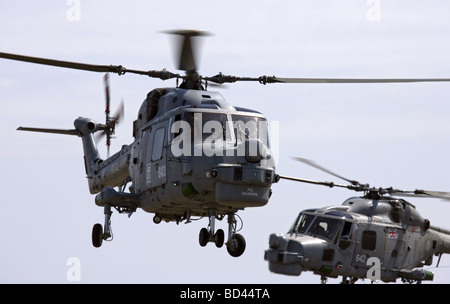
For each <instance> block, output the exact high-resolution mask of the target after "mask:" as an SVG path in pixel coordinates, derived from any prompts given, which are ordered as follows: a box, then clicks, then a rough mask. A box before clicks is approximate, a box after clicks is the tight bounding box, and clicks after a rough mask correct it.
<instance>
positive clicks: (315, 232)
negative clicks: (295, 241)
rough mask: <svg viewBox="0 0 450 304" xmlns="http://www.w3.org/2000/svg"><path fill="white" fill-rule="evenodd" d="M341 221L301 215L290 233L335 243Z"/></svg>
mask: <svg viewBox="0 0 450 304" xmlns="http://www.w3.org/2000/svg"><path fill="white" fill-rule="evenodd" d="M341 224H342V220H340V219H335V218H329V217H322V216H315V215H312V214H304V213H301V214H300V216H299V217H298V219H297V221H296V222H295V223H294V225H293V226H292V228H291V230H290V233H299V234H308V235H312V236H314V237H322V238H325V239H327V240H330V241H332V242H336V240H337V237H338V234H339V231H340V229H341Z"/></svg>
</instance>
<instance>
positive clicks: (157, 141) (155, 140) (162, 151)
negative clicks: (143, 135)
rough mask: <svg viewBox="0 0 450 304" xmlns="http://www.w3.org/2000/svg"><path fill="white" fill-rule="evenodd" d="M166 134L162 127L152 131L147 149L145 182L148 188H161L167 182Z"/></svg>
mask: <svg viewBox="0 0 450 304" xmlns="http://www.w3.org/2000/svg"><path fill="white" fill-rule="evenodd" d="M166 159H167V132H166V128H165V126H163V125H160V126H157V127H155V129H154V131H152V133H151V135H150V137H149V141H148V149H147V161H146V166H145V181H146V186H147V187H148V188H154V187H158V186H161V185H163V184H165V183H166V182H167V162H166Z"/></svg>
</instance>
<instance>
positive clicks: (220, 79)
mask: <svg viewBox="0 0 450 304" xmlns="http://www.w3.org/2000/svg"><path fill="white" fill-rule="evenodd" d="M204 79H206V80H208V81H211V82H216V83H219V84H222V83H234V82H237V81H258V82H259V83H261V84H268V83H409V82H450V78H282V77H275V76H260V77H256V78H255V77H237V76H231V75H223V74H222V73H219V74H218V75H215V76H212V77H204Z"/></svg>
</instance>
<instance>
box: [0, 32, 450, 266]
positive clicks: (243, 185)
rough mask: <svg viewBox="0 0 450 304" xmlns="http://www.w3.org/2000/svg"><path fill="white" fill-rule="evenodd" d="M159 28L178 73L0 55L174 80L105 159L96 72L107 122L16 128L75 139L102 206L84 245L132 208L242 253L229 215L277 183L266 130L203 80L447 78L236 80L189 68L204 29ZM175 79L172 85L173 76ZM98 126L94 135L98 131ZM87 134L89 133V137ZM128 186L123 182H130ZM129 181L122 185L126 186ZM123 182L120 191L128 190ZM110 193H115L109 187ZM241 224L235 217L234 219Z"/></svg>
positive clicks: (255, 202)
mask: <svg viewBox="0 0 450 304" xmlns="http://www.w3.org/2000/svg"><path fill="white" fill-rule="evenodd" d="M163 33H166V34H170V35H174V36H175V37H177V38H178V46H177V48H176V52H177V55H178V56H177V57H178V65H177V67H178V70H180V71H184V72H185V73H184V75H181V74H178V73H172V72H170V71H168V70H166V69H163V70H148V71H144V70H136V69H127V68H125V67H123V66H121V65H97V64H86V63H79V62H71V61H62V60H55V59H48V58H39V57H31V56H25V55H18V54H11V53H3V52H0V58H4V59H9V60H17V61H22V62H29V63H35V64H42V65H49V66H56V67H62V68H69V69H77V70H83V71H90V72H101V73H106V75H108V73H115V74H118V75H124V74H137V75H144V76H148V77H151V78H157V79H160V80H163V81H164V80H169V79H174V80H176V87H165V88H155V89H152V90H151V91H150V92H149V93H148V94H147V95H146V98H145V99H144V101H143V102H142V105H141V107H140V109H139V111H138V114H137V119H136V120H135V121H134V122H133V137H134V141H133V142H132V143H131V144H128V145H123V146H122V148H121V150H120V151H118V152H116V153H115V154H113V155H112V156H109V147H110V142H111V139H112V136H113V135H114V133H115V127H116V125H117V124H118V123H119V122H120V121H121V118H122V117H123V106H121V107H120V108H119V111H118V112H117V113H116V114H115V115H113V116H110V100H109V98H110V97H109V83H108V76H106V75H105V95H106V110H105V114H106V121H105V123H99V122H97V121H95V120H94V119H91V118H85V117H78V118H76V119H75V121H74V123H73V124H74V127H75V128H74V129H53V128H35V127H19V128H18V130H20V131H31V132H44V133H54V134H63V135H73V136H77V137H80V138H81V140H82V143H83V151H84V163H85V171H86V175H87V180H88V185H89V191H90V193H91V194H96V196H95V204H96V205H97V206H99V207H102V208H103V209H104V224H103V225H102V224H100V223H96V224H95V225H94V226H93V229H92V244H93V246H94V247H97V248H98V247H101V245H102V243H103V241H111V240H112V230H111V216H112V208H114V209H115V210H116V211H117V212H118V213H119V214H128V216H131V214H132V213H134V212H135V211H136V210H137V209H138V208H139V209H142V210H143V211H145V212H148V213H153V214H154V216H153V222H154V223H155V224H159V223H161V222H162V221H163V220H164V221H166V222H176V223H177V224H178V223H180V222H183V221H184V222H185V223H190V222H191V221H192V220H194V218H193V217H200V218H203V217H207V218H208V226H207V227H206V228H202V229H201V230H200V233H199V237H198V241H199V244H200V245H201V246H202V247H204V246H206V245H207V244H208V243H210V242H212V243H214V244H215V245H216V246H217V247H219V248H220V247H222V246H223V245H224V243H225V244H226V248H227V251H228V253H229V254H230V255H231V256H233V257H239V256H241V255H242V254H243V252H244V251H245V247H246V241H245V238H244V237H243V236H242V235H241V234H239V233H238V232H239V230H240V229H241V228H242V225H241V227H240V228H239V229H238V221H237V220H238V219H240V217H239V216H238V215H237V214H236V213H237V212H238V211H240V210H244V209H245V208H250V207H262V206H264V205H266V204H267V203H268V201H269V198H270V196H271V185H272V184H273V183H275V182H277V175H276V174H275V161H274V156H273V155H272V152H271V149H270V145H269V142H270V140H269V138H268V132H267V129H268V127H267V124H268V121H267V119H266V117H265V116H264V115H263V114H262V113H260V112H258V111H255V110H252V109H247V108H244V107H239V106H233V105H231V104H230V103H229V102H228V101H227V100H226V99H225V98H224V97H223V96H222V94H221V93H219V92H215V91H210V90H208V85H209V86H214V85H216V86H221V85H223V84H225V83H235V82H259V83H260V84H263V85H266V84H273V83H298V84H301V83H344V84H345V83H406V82H448V81H450V79H448V78H420V79H349V78H347V79H346V78H280V77H275V76H260V77H238V76H232V75H225V74H222V73H218V74H217V75H214V76H210V77H205V76H202V75H200V74H199V73H198V71H197V70H198V68H197V64H196V60H197V59H196V57H197V56H196V55H197V51H196V42H195V41H196V40H195V39H198V37H202V36H208V35H210V33H208V32H205V31H197V30H172V31H165V32H163ZM180 80H181V81H182V82H181V84H179V81H180ZM97 132H98V133H97ZM94 135H95V136H94ZM104 136H106V145H107V147H108V157H107V158H106V159H102V158H101V157H100V154H99V151H98V149H97V145H96V139H97V140H98V139H100V138H101V137H104ZM129 184H130V185H129ZM128 185H129V186H128ZM127 186H128V189H127ZM115 188H116V189H117V190H116V189H115ZM225 216H226V217H227V224H228V234H227V239H226V242H225V233H224V231H223V230H222V229H217V230H216V220H223V219H224V218H225ZM241 221H242V220H241Z"/></svg>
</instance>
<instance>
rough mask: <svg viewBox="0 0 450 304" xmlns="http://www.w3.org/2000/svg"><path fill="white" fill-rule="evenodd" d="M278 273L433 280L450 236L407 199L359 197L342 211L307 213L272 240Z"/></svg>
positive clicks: (269, 254) (272, 264)
mask: <svg viewBox="0 0 450 304" xmlns="http://www.w3.org/2000/svg"><path fill="white" fill-rule="evenodd" d="M269 247H270V248H269V249H268V250H266V252H265V260H267V261H268V262H269V269H270V271H272V272H275V273H279V274H285V275H300V274H301V272H302V271H312V272H314V273H315V274H318V275H321V276H322V279H323V280H324V279H325V278H326V277H332V278H337V277H338V276H342V277H343V278H351V279H352V280H356V279H359V278H361V279H364V278H368V279H371V280H372V281H374V280H382V281H385V282H392V281H395V280H396V279H397V278H402V279H403V280H409V281H422V280H432V279H433V274H432V273H431V272H430V271H427V270H424V269H423V268H422V267H423V266H424V265H431V263H432V260H433V255H440V254H443V253H450V231H447V230H445V229H442V228H439V227H434V226H432V225H430V221H428V220H426V219H424V218H422V217H421V216H420V215H419V213H418V212H417V211H416V209H415V207H414V206H413V205H411V204H410V203H408V202H406V201H405V200H402V199H395V198H381V199H376V200H373V199H367V198H359V197H353V198H350V199H348V200H346V201H345V202H344V203H343V204H342V205H341V206H330V207H324V208H321V209H309V210H305V211H302V212H301V213H300V214H299V216H298V217H297V219H296V221H295V222H294V224H293V226H292V227H291V229H290V230H289V232H288V233H287V234H272V235H271V236H270V238H269Z"/></svg>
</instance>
